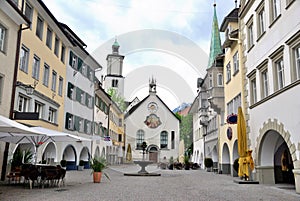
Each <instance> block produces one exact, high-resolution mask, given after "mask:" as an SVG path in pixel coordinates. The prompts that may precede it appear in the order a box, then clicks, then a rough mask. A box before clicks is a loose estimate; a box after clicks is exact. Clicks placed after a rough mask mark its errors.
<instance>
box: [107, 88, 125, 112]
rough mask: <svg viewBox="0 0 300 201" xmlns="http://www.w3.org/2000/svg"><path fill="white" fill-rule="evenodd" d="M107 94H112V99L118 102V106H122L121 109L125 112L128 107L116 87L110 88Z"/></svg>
mask: <svg viewBox="0 0 300 201" xmlns="http://www.w3.org/2000/svg"><path fill="white" fill-rule="evenodd" d="M107 94H108V95H109V96H110V98H111V99H112V101H114V102H115V103H116V104H117V106H118V107H119V108H120V110H121V111H122V112H124V111H125V109H126V104H125V100H124V98H123V97H122V96H120V95H119V94H118V93H117V90H116V89H114V88H109V89H108V91H107Z"/></svg>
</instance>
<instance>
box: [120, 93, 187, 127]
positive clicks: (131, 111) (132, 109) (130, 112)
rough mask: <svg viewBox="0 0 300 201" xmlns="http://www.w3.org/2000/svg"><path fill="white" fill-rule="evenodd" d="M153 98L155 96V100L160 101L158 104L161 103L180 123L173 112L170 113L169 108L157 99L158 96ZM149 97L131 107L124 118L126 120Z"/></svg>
mask: <svg viewBox="0 0 300 201" xmlns="http://www.w3.org/2000/svg"><path fill="white" fill-rule="evenodd" d="M155 96H156V98H157V99H158V100H160V102H161V103H162V104H163V105H164V106H165V107H166V108H167V109H168V110H169V112H170V113H172V114H173V116H174V117H175V118H176V119H178V120H179V122H181V120H180V119H179V118H178V117H177V116H176V115H175V114H174V112H172V111H171V110H170V108H169V107H168V106H167V105H166V104H165V102H164V101H163V100H161V99H160V98H159V96H158V95H155ZM149 97H150V95H148V96H146V97H145V98H144V99H143V100H142V101H140V102H139V103H138V104H136V105H135V106H133V107H132V108H131V109H130V110H129V111H128V112H127V113H126V114H125V116H124V118H125V119H126V118H127V117H129V116H130V115H131V114H133V113H134V111H135V110H136V109H137V108H139V106H140V105H141V104H142V103H143V102H145V101H146V100H147V99H148V98H149Z"/></svg>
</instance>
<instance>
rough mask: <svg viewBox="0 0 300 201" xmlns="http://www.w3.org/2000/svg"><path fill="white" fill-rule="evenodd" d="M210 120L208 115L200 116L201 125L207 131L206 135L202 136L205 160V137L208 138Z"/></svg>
mask: <svg viewBox="0 0 300 201" xmlns="http://www.w3.org/2000/svg"><path fill="white" fill-rule="evenodd" d="M208 120H209V117H208V115H207V114H204V115H202V116H200V122H199V123H200V125H202V126H203V127H204V129H205V133H203V134H202V136H203V155H204V159H205V158H206V155H205V136H207V126H208Z"/></svg>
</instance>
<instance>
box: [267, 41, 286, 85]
mask: <svg viewBox="0 0 300 201" xmlns="http://www.w3.org/2000/svg"><path fill="white" fill-rule="evenodd" d="M283 50H284V45H281V46H280V47H279V48H277V50H275V51H274V52H273V53H272V54H271V55H270V56H269V57H270V59H272V70H273V71H272V72H273V83H274V84H273V86H274V91H277V90H279V89H282V88H283V87H284V86H285V77H284V76H285V75H284V60H283Z"/></svg>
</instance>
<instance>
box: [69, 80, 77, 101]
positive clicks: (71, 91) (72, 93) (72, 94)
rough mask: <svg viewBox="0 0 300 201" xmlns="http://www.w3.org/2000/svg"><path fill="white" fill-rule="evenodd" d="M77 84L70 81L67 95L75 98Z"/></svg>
mask: <svg viewBox="0 0 300 201" xmlns="http://www.w3.org/2000/svg"><path fill="white" fill-rule="evenodd" d="M74 88H75V86H74V85H73V84H72V83H70V82H68V94H67V96H68V97H69V98H70V99H72V100H73V99H74V98H75V91H74V90H75V89H74Z"/></svg>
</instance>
